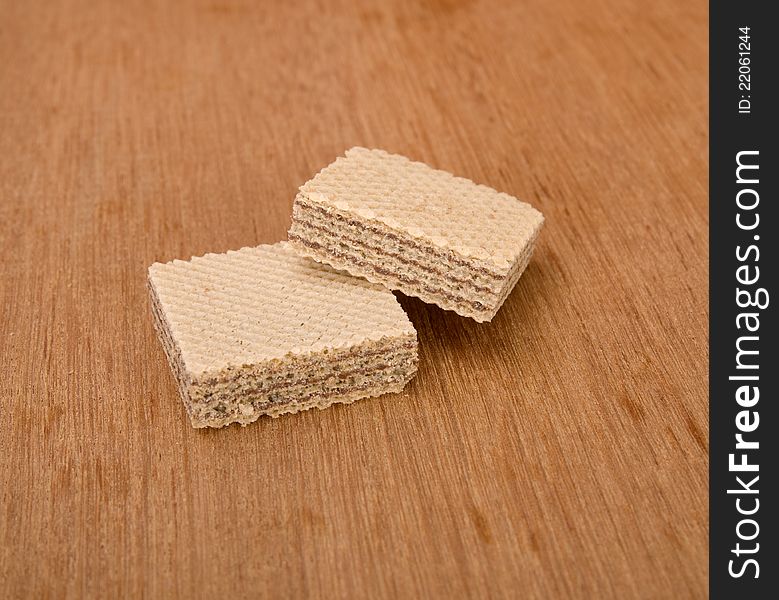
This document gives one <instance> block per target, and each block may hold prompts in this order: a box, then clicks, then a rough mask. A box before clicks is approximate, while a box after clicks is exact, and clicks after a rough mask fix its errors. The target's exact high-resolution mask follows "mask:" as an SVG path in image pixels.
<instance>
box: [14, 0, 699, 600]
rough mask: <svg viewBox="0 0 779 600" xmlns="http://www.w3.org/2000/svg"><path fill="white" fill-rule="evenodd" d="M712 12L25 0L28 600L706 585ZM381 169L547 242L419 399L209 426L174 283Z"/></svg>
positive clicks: (17, 91) (21, 556)
mask: <svg viewBox="0 0 779 600" xmlns="http://www.w3.org/2000/svg"><path fill="white" fill-rule="evenodd" d="M707 16H708V15H707V6H706V3H705V2H703V1H702V0H700V1H699V0H696V1H694V2H674V1H672V0H664V1H662V2H656V3H650V2H644V1H639V0H636V1H626V2H620V1H617V0H590V1H582V0H554V1H551V0H537V1H532V2H531V1H509V0H507V1H504V2H476V1H474V2H469V1H462V2H461V1H457V0H439V1H437V2H423V1H421V0H418V1H411V0H409V1H406V2H391V3H390V2H382V3H379V2H375V3H364V4H358V3H353V2H347V1H343V2H341V3H340V4H337V3H332V4H331V3H324V2H278V3H276V4H273V3H270V2H250V1H249V0H241V1H238V0H235V1H232V0H230V1H227V0H203V1H198V2H191V3H184V2H150V1H146V2H144V1H137V2H136V1H124V2H94V1H92V2H86V1H84V2H76V1H73V2H57V3H55V2H44V1H40V2H32V1H26V2H16V1H13V0H2V1H0V199H1V201H2V204H1V205H0V250H1V251H2V261H0V325H1V326H2V332H1V334H0V357H2V363H1V369H2V371H1V372H0V399H1V401H2V411H3V416H2V420H1V421H0V596H2V597H4V598H14V597H45V596H49V597H61V596H63V595H67V596H70V597H112V596H119V595H122V596H125V597H150V598H155V597H156V598H160V597H180V598H196V597H212V598H217V597H226V595H227V596H232V597H283V596H289V597H306V596H310V597H321V598H341V597H390V598H391V597H420V598H426V597H440V598H448V597H462V596H486V595H490V596H494V597H500V596H514V597H527V598H533V597H537V598H556V597H573V598H595V597H599V598H604V597H613V598H632V597H644V598H660V597H672V596H673V597H703V596H704V595H705V594H706V591H707V573H708V567H707V542H708V533H707V518H708V508H707V500H706V495H707V483H708V475H707V449H708V441H707V438H708V436H707V432H708V427H707V422H708V414H707V410H708V409H707V353H708V351H707V325H706V324H707V316H708V308H707V265H706V263H707V239H708V238H707V222H708V216H707V181H706V175H707V144H708V137H707V116H708V102H707V83H708V79H707V65H706V63H707V52H708V47H707ZM355 144H360V145H365V146H369V147H380V148H384V149H387V150H389V151H393V152H399V153H403V154H406V155H408V156H410V157H412V158H414V159H418V160H424V161H426V162H428V163H430V164H431V165H433V166H435V167H438V168H444V169H447V170H450V171H453V172H455V173H457V174H459V175H463V176H467V177H470V178H472V179H474V180H476V181H478V182H482V183H487V184H489V185H492V186H494V187H496V188H498V189H500V190H504V191H507V192H509V193H512V194H515V195H517V196H519V197H520V198H523V199H525V200H527V201H529V202H531V203H532V204H534V205H535V206H536V207H538V208H539V209H541V210H542V211H543V212H544V213H545V215H546V217H547V222H546V226H545V230H544V231H543V232H542V236H541V240H540V246H539V247H538V248H537V251H536V255H535V257H534V260H533V262H532V264H531V266H530V267H529V269H528V271H527V272H526V274H525V275H524V276H523V278H522V279H521V281H520V283H519V285H518V286H517V288H516V290H515V291H514V293H513V294H512V295H511V296H510V298H509V299H508V301H507V302H506V304H505V306H504V308H503V309H502V310H501V312H500V313H499V315H498V317H497V318H496V319H495V320H494V321H493V323H492V324H485V325H478V324H476V323H475V322H473V321H470V320H466V319H462V318H459V317H457V316H456V315H454V314H452V313H445V312H442V311H441V310H438V309H436V308H433V307H429V306H426V305H424V304H422V303H421V302H419V301H417V300H414V299H406V298H402V304H403V306H404V307H405V308H406V310H407V311H408V313H409V315H410V317H411V319H412V321H413V322H414V324H415V326H416V327H417V329H418V331H419V338H420V344H421V365H420V370H419V374H418V376H417V378H416V379H415V380H414V381H413V382H412V384H411V385H410V386H409V387H408V388H407V391H406V393H403V394H400V395H396V396H387V397H384V398H381V399H377V400H373V401H366V402H362V403H358V404H355V405H352V406H348V407H337V408H333V409H330V410H327V411H321V412H320V411H312V412H308V413H307V414H302V415H298V416H296V417H287V418H281V419H278V420H270V419H264V420H262V421H260V422H258V423H255V424H254V425H252V426H250V427H247V428H245V429H241V428H238V427H231V428H229V429H226V430H220V431H207V432H202V431H195V430H193V429H192V428H191V427H190V426H189V424H188V421H187V419H186V417H185V412H184V409H183V407H182V406H181V403H180V401H179V399H178V397H177V396H176V392H175V387H174V382H173V378H172V376H171V374H170V372H169V369H168V366H167V364H166V362H165V359H164V356H163V352H162V349H161V347H160V344H159V343H158V342H157V340H156V339H155V336H154V333H153V330H152V325H151V318H150V314H149V305H148V301H147V297H146V290H145V288H144V277H145V272H146V268H147V266H148V265H149V264H150V263H152V262H153V261H156V260H163V261H165V260H170V259H172V258H175V257H189V256H190V255H198V254H202V253H205V252H208V251H217V252H218V251H224V250H227V249H230V248H240V247H242V246H246V245H255V244H259V243H269V242H274V241H277V240H280V239H283V238H284V237H285V234H286V230H287V227H288V224H289V219H290V216H289V215H290V208H291V205H292V199H293V196H294V193H295V190H296V187H297V186H298V185H300V184H302V183H303V182H304V181H305V180H306V179H307V178H309V177H310V176H311V175H312V174H313V173H314V172H315V171H317V170H318V169H320V168H321V167H323V166H324V165H325V164H327V163H328V162H330V161H331V160H332V159H333V158H334V157H335V156H336V155H338V154H340V153H342V152H343V151H344V150H345V149H346V148H348V147H350V146H352V145H355Z"/></svg>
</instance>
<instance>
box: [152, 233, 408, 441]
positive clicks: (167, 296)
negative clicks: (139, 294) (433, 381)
mask: <svg viewBox="0 0 779 600" xmlns="http://www.w3.org/2000/svg"><path fill="white" fill-rule="evenodd" d="M148 283H149V289H150V292H151V304H152V313H153V315H154V324H155V328H156V329H157V333H158V335H159V337H160V340H161V341H162V345H163V347H164V349H165V354H166V355H167V357H168V362H169V363H170V366H171V369H172V370H173V373H174V375H175V377H176V379H177V380H178V385H179V391H180V393H181V397H182V399H183V401H184V405H185V406H186V409H187V412H188V413H189V417H190V420H191V421H192V425H193V426H194V427H221V426H222V425H228V424H230V423H241V424H244V425H245V424H246V423H250V422H251V421H254V420H255V419H257V418H258V417H259V416H260V415H271V416H274V417H275V416H277V415H280V414H283V413H295V412H298V411H300V410H304V409H307V408H312V407H314V406H316V407H318V408H325V407H326V406H329V405H330V404H332V403H334V402H353V401H355V400H359V399H360V398H366V397H368V396H378V395H380V394H384V393H385V392H399V391H400V390H401V389H403V386H405V385H406V383H407V382H408V381H409V380H410V379H411V378H412V377H413V376H414V373H415V372H416V368H417V337H416V331H415V330H414V327H413V326H412V325H411V322H410V321H409V320H408V317H407V316H406V314H405V313H404V312H403V309H402V308H401V307H400V304H398V301H397V300H396V299H395V297H394V296H393V295H392V293H391V292H389V291H388V290H386V289H385V288H382V287H380V286H377V285H374V284H372V283H368V282H367V281H364V280H361V279H357V278H354V277H350V276H348V275H346V274H344V273H339V272H337V271H335V270H333V269H331V268H330V267H327V266H325V265H321V264H318V263H316V262H314V261H312V260H309V259H308V258H304V257H302V256H299V255H298V254H297V253H295V252H294V251H293V250H292V249H291V248H289V246H288V244H287V243H286V242H281V243H279V244H275V245H272V246H258V247H256V248H243V249H241V250H237V251H232V252H227V253H226V254H206V255H205V256H201V257H197V258H193V259H192V260H189V261H181V260H174V261H173V262H170V263H166V264H160V263H155V264H153V265H152V266H151V267H149V278H148Z"/></svg>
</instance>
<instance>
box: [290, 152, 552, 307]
mask: <svg viewBox="0 0 779 600" xmlns="http://www.w3.org/2000/svg"><path fill="white" fill-rule="evenodd" d="M543 220H544V218H543V216H542V215H541V213H540V212H539V211H537V210H536V209H534V208H533V207H532V206H530V205H529V204H526V203H524V202H520V201H519V200H517V199H516V198H514V197H513V196H510V195H508V194H504V193H501V192H497V191H495V190H493V189H492V188H488V187H486V186H484V185H477V184H475V183H474V182H472V181H470V180H468V179H463V178H461V177H455V176H454V175H452V174H450V173H447V172H445V171H438V170H435V169H433V168H431V167H429V166H427V165H425V164H423V163H419V162H412V161H411V160H409V159H407V158H405V157H403V156H398V155H393V154H388V153H387V152H384V151H382V150H367V149H365V148H359V147H356V148H352V149H350V150H348V151H347V152H346V156H344V157H339V158H338V159H336V161H335V162H333V163H332V164H330V165H329V166H327V167H325V168H324V169H322V170H321V171H320V172H319V173H318V174H317V175H316V176H315V177H314V178H313V179H311V180H310V181H308V182H307V183H306V184H304V185H303V186H301V188H300V191H299V193H298V195H297V197H296V198H295V203H294V205H293V218H292V226H291V228H290V230H289V240H290V243H291V244H292V246H293V247H294V248H295V249H296V250H298V251H299V252H300V253H302V254H304V255H306V256H310V257H311V258H314V259H315V260H318V261H321V262H324V263H327V264H330V265H332V266H334V267H336V268H338V269H344V270H346V271H348V272H349V273H351V274H353V275H357V276H360V277H364V278H365V279H368V280H369V281H373V282H376V283H381V284H383V285H385V286H387V287H388V288H390V289H393V290H400V291H402V292H403V293H405V294H407V295H410V296H417V297H419V298H421V299H422V300H424V301H425V302H430V303H433V304H437V305H438V306H440V307H442V308H445V309H448V310H453V311H455V312H457V313H458V314H460V315H463V316H466V317H472V318H474V319H475V320H477V321H489V320H491V319H492V318H493V317H494V316H495V314H496V313H497V311H498V309H499V308H500V307H501V305H502V304H503V302H504V300H505V299H506V297H507V296H508V294H509V293H510V292H511V290H512V289H513V287H514V285H515V284H516V282H517V280H518V279H519V277H520V275H521V274H522V272H523V271H524V270H525V267H526V266H527V264H528V262H529V261H530V256H531V254H532V252H533V247H534V244H535V241H536V237H537V236H538V233H539V231H540V229H541V225H542V223H543Z"/></svg>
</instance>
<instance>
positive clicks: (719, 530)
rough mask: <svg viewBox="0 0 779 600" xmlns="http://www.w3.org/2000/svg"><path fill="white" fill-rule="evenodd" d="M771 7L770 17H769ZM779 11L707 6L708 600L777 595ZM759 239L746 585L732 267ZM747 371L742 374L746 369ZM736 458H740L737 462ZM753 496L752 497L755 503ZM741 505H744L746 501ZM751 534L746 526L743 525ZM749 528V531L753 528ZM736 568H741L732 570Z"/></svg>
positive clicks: (763, 5) (727, 3)
mask: <svg viewBox="0 0 779 600" xmlns="http://www.w3.org/2000/svg"><path fill="white" fill-rule="evenodd" d="M771 9H773V10H771ZM776 9H777V5H776V4H774V3H772V2H768V1H765V2H762V1H755V0H751V1H746V2H738V1H735V0H719V1H718V0H712V1H711V2H710V4H709V74H710V79H709V81H710V83H709V85H710V88H709V132H710V137H709V219H710V222H709V227H710V230H709V232H710V237H709V244H710V245H709V258H710V263H709V268H710V270H709V277H710V281H709V293H710V296H709V298H710V336H709V351H710V372H709V390H710V410H709V419H710V420H709V425H710V427H709V434H710V437H709V441H710V443H709V485H710V494H709V509H710V510H709V532H710V538H709V584H710V590H709V591H710V596H711V597H712V598H779V588H778V587H777V581H779V579H778V578H777V572H779V554H778V553H777V545H779V538H777V535H776V511H779V502H777V495H776V492H775V490H776V487H777V485H776V480H777V476H778V475H779V474H778V473H777V469H776V464H777V460H776V456H777V455H778V454H779V448H777V443H776V439H777V437H778V436H779V428H778V427H777V422H776V418H777V416H776V415H777V410H776V405H777V403H778V402H779V396H778V395H777V385H776V380H777V372H779V356H777V351H776V345H777V319H776V306H777V304H779V288H777V286H776V285H775V282H776V272H777V270H778V269H779V248H777V239H779V220H777V208H776V206H777V203H779V196H777V189H778V188H777V183H776V181H777V179H778V178H779V168H778V167H779V165H778V164H777V150H776V148H777V139H776V136H777V132H776V126H775V123H774V122H775V121H776V118H777V116H776V113H777V111H779V102H778V101H777V94H776V84H775V80H776V78H777V77H779V52H778V50H779V44H777V39H778V38H779V22H777V21H776V19H775V18H771V15H769V12H770V13H775V12H776ZM744 26H748V27H749V28H750V31H749V33H750V42H751V49H750V52H751V55H750V58H751V61H750V66H751V81H750V83H751V89H750V90H749V91H748V92H745V91H744V90H739V87H738V82H739V79H738V73H739V71H738V69H739V62H738V60H739V47H738V42H739V39H738V38H739V27H744ZM745 94H748V95H749V99H750V101H751V105H752V106H751V114H749V115H743V114H739V112H738V110H739V107H738V102H739V100H740V99H741V98H742V95H745ZM742 150H758V151H759V153H760V154H759V164H760V169H759V179H760V181H759V184H758V186H757V188H756V189H757V190H758V191H759V195H760V204H759V207H758V209H757V210H758V212H759V213H760V225H759V227H758V229H757V230H755V231H751V232H748V233H747V232H744V231H740V230H739V229H738V227H737V226H736V213H737V207H736V194H737V192H738V190H739V189H741V187H743V186H737V184H736V154H737V153H738V152H739V151H742ZM753 234H756V235H759V236H760V260H759V261H758V262H757V263H754V264H757V265H758V266H759V268H760V280H759V284H757V285H756V286H755V287H764V288H766V289H767V291H768V293H769V296H770V302H769V305H768V307H767V308H766V309H764V310H761V311H760V330H759V337H760V339H759V342H758V349H759V352H760V354H759V364H760V368H759V376H760V381H759V387H760V400H759V402H758V404H757V405H756V406H755V407H754V408H753V409H752V410H757V411H758V412H759V413H760V424H759V427H758V429H757V430H756V431H755V432H754V433H753V434H749V437H750V438H751V439H756V440H757V441H759V443H760V448H759V450H757V451H753V452H752V453H750V459H749V460H750V462H755V461H757V462H758V463H759V466H760V471H759V473H755V474H759V476H760V479H759V482H758V483H759V485H758V486H755V487H759V490H760V493H759V499H760V509H759V511H758V512H757V513H756V515H755V516H754V517H753V518H755V519H756V520H757V521H758V523H759V525H760V532H759V535H758V537H757V538H756V539H755V540H753V541H752V542H742V545H744V546H746V547H748V546H749V544H750V543H752V544H753V543H754V542H758V543H759V544H760V549H759V551H758V552H757V554H755V555H754V556H755V557H756V558H757V560H758V562H759V564H760V576H759V578H758V579H754V577H753V576H754V569H751V568H750V569H748V571H747V573H746V574H745V575H744V576H742V577H741V578H734V577H732V576H731V575H730V574H729V572H728V568H729V561H730V560H731V559H733V560H741V561H743V560H744V559H745V558H746V555H742V556H741V558H740V559H739V557H737V556H736V555H735V554H734V553H733V549H734V548H735V545H736V543H737V542H739V540H738V538H737V534H736V528H737V525H738V523H739V520H740V519H741V518H745V517H744V516H741V515H739V514H738V512H737V510H736V504H735V501H736V498H737V497H738V496H737V495H734V494H728V493H727V490H728V489H733V488H737V487H738V483H737V482H736V479H735V478H736V477H737V476H739V475H741V476H742V479H747V481H748V480H749V479H751V478H752V477H753V476H754V475H755V474H752V473H732V472H730V470H729V466H728V460H729V454H731V453H735V454H736V455H737V457H738V455H739V453H740V451H737V450H736V449H735V443H736V439H735V434H736V433H738V430H737V429H736V424H735V420H736V415H737V414H738V412H739V411H740V410H744V409H743V408H742V407H740V406H739V405H738V404H737V403H736V401H735V391H736V389H737V387H738V385H741V384H740V383H736V382H733V381H730V380H729V376H730V375H735V374H737V373H736V370H735V360H736V348H735V344H736V338H737V337H738V335H744V332H741V333H739V331H738V330H737V328H736V317H737V315H738V313H739V311H743V310H744V309H739V308H738V306H737V305H736V288H737V287H743V286H740V284H739V283H738V282H737V281H736V269H737V267H738V266H739V265H740V264H742V263H740V262H738V261H737V260H736V247H737V246H739V245H740V246H741V247H742V248H745V247H746V246H747V245H749V244H750V243H754V240H753V237H754V236H753ZM742 373H743V372H742ZM739 458H740V457H738V458H737V459H736V460H739ZM752 497H754V496H752ZM744 498H746V497H745V496H744ZM747 529H748V528H747ZM747 529H745V531H747ZM736 564H737V565H738V563H736Z"/></svg>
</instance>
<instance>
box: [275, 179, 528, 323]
mask: <svg viewBox="0 0 779 600" xmlns="http://www.w3.org/2000/svg"><path fill="white" fill-rule="evenodd" d="M539 231H540V224H539V226H538V227H537V228H536V229H535V230H534V232H533V235H532V237H531V239H530V240H529V242H528V243H527V244H526V245H525V247H524V248H523V249H522V252H521V253H520V255H519V256H518V257H517V258H516V260H515V261H514V262H513V264H509V265H506V266H505V267H504V268H499V267H496V266H495V265H493V264H490V263H487V262H485V261H481V260H478V259H474V258H470V257H465V256H462V255H460V254H458V253H457V252H454V251H452V250H446V249H442V248H440V247H437V246H434V245H432V244H429V243H426V242H425V241H424V240H421V239H418V238H414V237H412V236H411V235H409V234H408V233H406V232H403V231H401V230H398V229H394V228H392V227H389V226H387V225H386V224H384V223H381V222H380V221H375V220H367V219H362V218H361V217H359V216H357V215H354V214H352V213H349V212H347V211H342V210H339V209H337V208H335V207H332V206H326V205H322V204H319V203H317V202H314V201H312V200H310V199H308V198H307V197H306V195H305V194H304V193H299V194H298V196H297V197H296V199H295V203H294V205H293V218H292V226H291V228H290V231H289V241H290V243H291V244H292V246H293V247H294V248H295V249H296V250H297V251H298V252H300V253H301V254H304V255H306V256H309V257H310V258H313V259H315V260H317V261H320V262H324V263H327V264H329V265H331V266H333V267H335V268H337V269H343V270H345V271H347V272H349V273H350V274H352V275H356V276H360V277H364V278H365V279H368V280H369V281H372V282H374V283H380V284H382V285H384V286H386V287H388V288H390V289H394V290H399V291H401V292H403V293H405V294H407V295H410V296H416V297H418V298H420V299H422V300H423V301H425V302H429V303H432V304H436V305H438V306H440V307H441V308H444V309H447V310H453V311H455V312H456V313H458V314H460V315H462V316H466V317H471V318H473V319H475V320H476V321H479V322H484V321H490V320H491V319H492V318H493V317H494V316H495V314H496V313H497V311H498V309H499V308H500V307H501V306H502V304H503V302H504V301H505V299H506V297H507V296H508V294H509V293H510V292H511V290H512V289H513V287H514V285H515V284H516V282H517V280H518V279H519V277H520V276H521V275H522V272H523V271H524V270H525V268H526V267H527V265H528V263H529V261H530V257H531V255H532V252H533V249H534V246H535V241H536V238H537V236H538V233H539Z"/></svg>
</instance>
